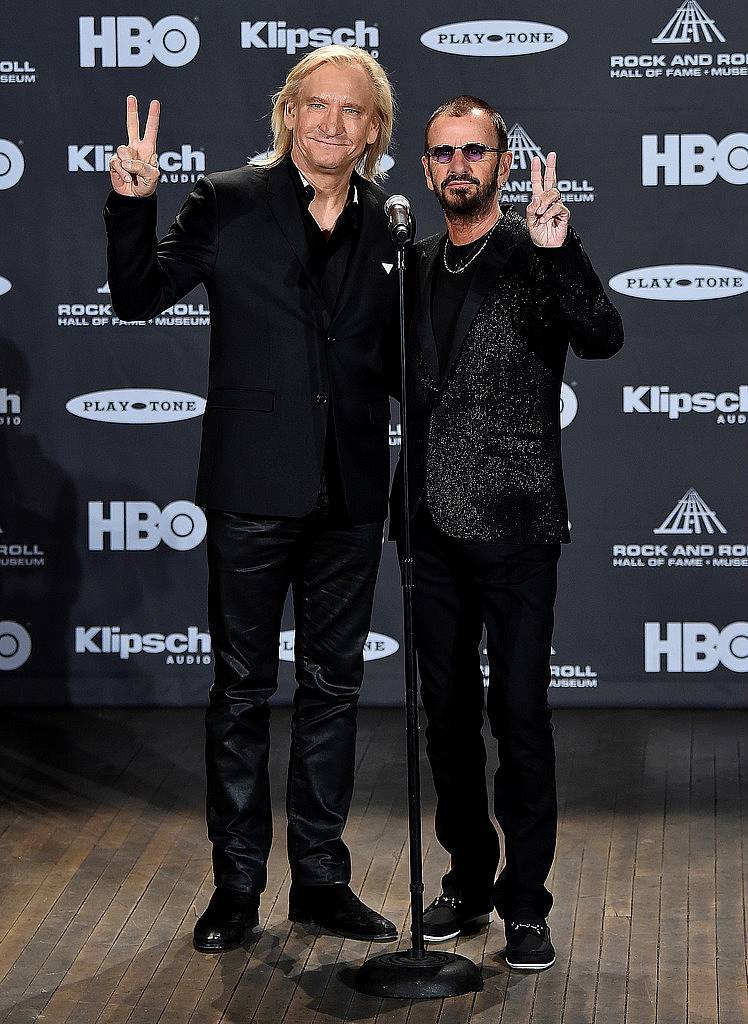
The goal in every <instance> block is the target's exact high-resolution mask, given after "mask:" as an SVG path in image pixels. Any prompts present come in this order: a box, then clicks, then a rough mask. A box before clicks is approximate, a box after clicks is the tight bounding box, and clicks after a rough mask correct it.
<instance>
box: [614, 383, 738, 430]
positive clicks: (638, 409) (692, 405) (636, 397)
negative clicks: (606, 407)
mask: <svg viewBox="0 0 748 1024" xmlns="http://www.w3.org/2000/svg"><path fill="white" fill-rule="evenodd" d="M623 411H624V412H625V413H642V414H644V415H651V414H655V413H656V414H659V415H662V416H667V418H668V419H670V420H678V419H680V417H681V416H687V415H688V414H689V413H692V412H695V413H701V414H702V415H704V414H708V413H716V414H717V415H716V417H715V419H716V422H717V423H719V424H720V425H723V424H729V425H734V424H745V423H746V422H747V421H748V384H741V385H740V386H739V387H738V388H737V390H736V391H721V392H719V394H717V393H716V392H714V391H696V392H690V391H671V390H670V387H669V386H668V385H666V384H656V385H651V384H640V385H638V386H637V387H632V386H631V385H630V384H626V385H624V388H623Z"/></svg>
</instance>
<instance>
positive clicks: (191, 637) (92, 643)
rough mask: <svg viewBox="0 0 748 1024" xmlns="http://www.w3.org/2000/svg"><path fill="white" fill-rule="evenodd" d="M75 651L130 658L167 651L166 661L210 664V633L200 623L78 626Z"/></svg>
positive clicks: (165, 653) (167, 662)
mask: <svg viewBox="0 0 748 1024" xmlns="http://www.w3.org/2000/svg"><path fill="white" fill-rule="evenodd" d="M75 653H76V654H112V655H114V657H116V658H119V659H120V660H121V661H128V660H129V659H130V658H131V657H132V656H133V655H137V654H164V655H166V658H165V661H166V664H167V665H210V662H211V643H210V634H209V633H203V632H200V630H199V629H198V627H197V626H188V627H187V630H186V631H185V632H184V633H123V632H122V629H121V627H120V626H76V627H75Z"/></svg>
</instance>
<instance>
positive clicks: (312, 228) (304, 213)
mask: <svg viewBox="0 0 748 1024" xmlns="http://www.w3.org/2000/svg"><path fill="white" fill-rule="evenodd" d="M287 166H288V173H289V174H290V176H291V180H292V181H293V184H294V190H295V192H296V196H297V198H298V200H299V208H300V210H301V217H302V220H303V221H304V231H305V233H306V240H307V245H308V246H309V253H310V261H309V266H308V270H309V273H310V274H311V275H312V276H313V277H314V279H315V280H316V281H317V283H318V284H319V286H320V290H321V292H322V295H323V298H324V300H325V305H326V306H327V310H328V312H329V313H330V314H331V315H332V313H333V311H334V309H335V303H336V302H337V299H338V294H339V292H340V288H341V285H342V284H343V280H344V278H345V275H346V272H347V270H348V266H349V264H350V262H351V254H352V253H353V250H354V246H355V244H356V242H357V240H358V235H359V229H360V224H361V218H360V207H359V204H358V196H357V194H356V186H355V185H354V184H353V182H351V184H350V187H349V189H348V198H347V200H346V205H345V207H344V208H343V211H342V213H341V214H340V216H339V217H338V219H337V220H336V221H335V225H334V227H333V229H332V231H322V229H321V228H320V226H319V224H318V223H317V221H316V220H315V219H314V217H313V216H312V214H311V212H310V210H309V206H310V204H311V202H312V200H313V199H314V187H313V186H312V185H310V184H309V182H307V181H305V180H303V179H302V176H301V173H300V172H299V169H298V168H297V167H296V165H295V164H294V162H293V161H292V160H288V161H287ZM328 408H329V412H328V417H327V434H326V437H325V457H324V463H323V467H322V479H321V481H320V501H319V503H320V505H327V507H328V510H329V512H330V514H331V515H333V516H335V518H336V519H340V520H344V521H347V515H346V508H345V498H344V496H343V486H342V482H341V479H340V465H339V460H338V453H337V443H336V437H335V417H334V414H333V404H332V402H331V403H330V405H329V407H328Z"/></svg>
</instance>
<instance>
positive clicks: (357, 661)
mask: <svg viewBox="0 0 748 1024" xmlns="http://www.w3.org/2000/svg"><path fill="white" fill-rule="evenodd" d="M206 514H207V517H208V535H207V539H208V574H209V589H208V618H209V622H210V632H211V636H212V640H213V651H214V657H215V681H214V683H213V686H212V687H211V690H210V705H209V707H208V711H207V715H206V768H207V820H208V836H209V838H210V840H211V842H212V844H213V873H214V880H215V883H216V885H220V886H224V887H226V888H229V889H234V890H239V891H242V892H249V893H260V892H262V890H263V889H264V888H265V885H266V883H267V868H266V865H267V858H268V854H269V852H270V844H271V839H272V816H271V807H270V783H269V777H268V754H269V747H270V731H269V726H270V708H269V705H268V700H269V698H270V696H271V695H272V694H273V692H274V691H275V689H276V686H277V674H278V641H279V632H280V628H281V616H282V613H283V606H284V602H285V598H286V594H287V591H288V588H289V586H291V587H292V590H293V599H294V611H295V628H296V637H295V662H296V680H297V683H298V686H297V690H296V693H295V696H294V710H293V717H292V722H291V756H290V763H289V770H288V782H287V803H286V807H287V816H288V855H289V860H290V863H291V875H292V879H293V881H295V882H297V883H300V884H302V885H324V884H333V883H340V882H343V883H347V882H349V881H350V874H351V865H350V854H349V852H348V849H347V847H346V846H345V844H344V842H343V840H342V838H341V836H342V832H343V828H344V827H345V823H346V818H347V815H348V809H349V806H350V801H351V794H352V791H353V772H354V757H355V743H356V710H357V703H358V697H359V689H360V686H361V680H362V676H363V644H364V641H365V639H366V636H367V633H368V630H369V623H370V619H371V609H372V603H373V599H374V585H375V582H376V574H377V568H378V565H379V559H380V556H381V551H382V524H381V523H369V524H365V525H358V526H352V525H345V524H341V523H340V522H339V521H338V520H336V519H333V518H332V517H331V515H330V513H329V511H328V510H327V508H326V507H325V505H324V503H322V504H320V503H318V507H317V508H316V509H315V510H314V511H313V512H312V513H311V514H310V515H309V516H306V517H305V518H302V519H267V518H259V517H252V516H246V515H238V514H235V513H231V512H220V511H215V510H207V512H206Z"/></svg>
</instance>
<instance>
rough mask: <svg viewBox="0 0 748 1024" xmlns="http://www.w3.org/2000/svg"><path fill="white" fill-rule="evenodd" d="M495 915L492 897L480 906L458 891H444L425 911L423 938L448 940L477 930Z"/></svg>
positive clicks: (427, 939)
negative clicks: (463, 896)
mask: <svg viewBox="0 0 748 1024" xmlns="http://www.w3.org/2000/svg"><path fill="white" fill-rule="evenodd" d="M492 917H493V911H492V910H491V902H490V899H486V901H485V903H483V904H481V905H480V906H479V905H478V904H476V903H475V901H471V902H467V901H466V900H463V899H462V898H461V897H460V896H458V895H457V893H453V892H446V893H445V892H442V893H440V894H439V895H438V896H437V897H436V899H435V900H434V901H433V902H432V903H429V905H428V906H427V907H426V909H425V910H424V912H423V938H424V940H425V941H426V942H446V941H447V939H454V938H456V937H457V936H458V935H464V934H468V933H471V932H475V931H477V930H478V929H479V928H480V927H481V926H482V925H484V924H489V923H490V921H491V918H492Z"/></svg>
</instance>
